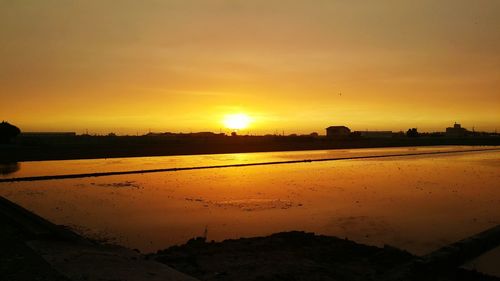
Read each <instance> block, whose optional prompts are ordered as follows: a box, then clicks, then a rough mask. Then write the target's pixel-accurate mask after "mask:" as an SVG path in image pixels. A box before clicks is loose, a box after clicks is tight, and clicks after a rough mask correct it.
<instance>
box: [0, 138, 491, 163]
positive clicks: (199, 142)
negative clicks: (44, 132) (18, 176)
mask: <svg viewBox="0 0 500 281" xmlns="http://www.w3.org/2000/svg"><path fill="white" fill-rule="evenodd" d="M446 145H464V146H497V145H500V137H465V138H445V137H420V138H407V137H394V138H380V139H376V138H373V139H369V138H359V139H345V140H334V139H328V138H326V137H301V136H296V137H294V136H236V137H229V136H212V137H210V136H209V137H200V136H196V137H193V136H189V135H188V136H183V137H161V136H160V137H158V136H153V137H151V136H137V137H136V136H123V137H117V136H74V137H59V138H36V137H21V138H18V139H16V140H15V141H14V142H13V143H12V144H8V145H5V144H4V145H0V159H1V161H2V162H23V161H45V160H73V159H99V158H122V157H147V156H171V155H199V154H223V153H248V152H274V151H299V150H324V149H352V148H378V147H405V146H446Z"/></svg>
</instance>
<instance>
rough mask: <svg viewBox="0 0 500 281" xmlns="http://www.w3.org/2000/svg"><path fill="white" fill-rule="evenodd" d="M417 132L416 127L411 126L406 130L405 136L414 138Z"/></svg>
mask: <svg viewBox="0 0 500 281" xmlns="http://www.w3.org/2000/svg"><path fill="white" fill-rule="evenodd" d="M418 135H419V134H418V132H417V128H411V129H408V131H407V132H406V136H407V137H409V138H416V137H418Z"/></svg>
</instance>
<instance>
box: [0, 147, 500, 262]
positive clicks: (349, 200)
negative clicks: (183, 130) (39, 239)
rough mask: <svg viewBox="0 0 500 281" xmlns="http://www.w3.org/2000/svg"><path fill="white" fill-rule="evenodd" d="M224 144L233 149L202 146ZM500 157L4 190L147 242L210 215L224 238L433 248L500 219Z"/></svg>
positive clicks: (52, 216)
mask: <svg viewBox="0 0 500 281" xmlns="http://www.w3.org/2000/svg"><path fill="white" fill-rule="evenodd" d="M351 151H352V150H351ZM314 153H318V152H314ZM318 154H319V153H318ZM239 155H241V156H239ZM271 155H274V156H273V157H277V156H276V155H279V154H271ZM285 155H286V154H285ZM300 155H301V156H302V155H304V152H300ZM219 156H220V157H222V158H223V159H224V160H223V161H231V160H227V159H228V157H232V156H227V155H217V156H202V157H205V158H208V159H210V157H215V158H217V157H219ZM233 156H234V158H232V159H236V160H237V161H242V160H245V159H249V158H251V157H254V158H258V157H262V155H252V156H247V155H246V154H237V155H233ZM238 157H242V158H239V159H237V158H238ZM260 159H263V158H260ZM123 161H125V162H127V161H129V160H128V159H125V160H123ZM141 161H142V160H141ZM499 161H500V151H490V152H474V153H457V154H447V155H439V156H410V157H398V158H385V159H384V160H383V161H378V160H375V159H370V160H364V159H358V160H343V161H334V162H315V163H299V164H291V165H273V166H253V167H244V168H224V169H215V170H193V171H181V172H167V173H154V174H134V175H124V176H111V177H101V178H82V179H70V180H52V181H41V182H23V183H3V184H0V195H1V196H5V197H7V198H9V199H11V200H13V201H14V202H17V203H19V204H21V205H22V206H25V207H27V208H28V209H30V210H33V211H35V212H36V213H38V214H40V215H42V216H44V217H46V218H48V219H49V220H51V221H53V222H55V223H57V224H64V225H71V226H72V227H73V228H74V229H76V230H77V231H79V232H80V233H83V234H85V235H88V236H91V237H97V238H102V237H108V238H113V239H115V241H116V242H118V243H121V244H123V245H126V246H129V247H132V248H138V249H141V250H142V251H145V252H148V251H155V250H158V249H159V248H165V247H167V246H169V245H173V244H179V243H183V242H186V241H187V240H188V239H190V238H192V237H195V236H200V235H202V234H203V231H204V229H205V226H206V227H207V228H208V238H209V239H214V240H223V239H226V238H238V237H241V236H256V235H266V234H270V233H274V232H279V231H286V230H306V231H314V232H317V233H321V234H328V235H336V236H339V237H347V238H349V239H352V240H355V241H358V242H361V243H367V244H375V245H383V244H390V245H394V246H397V247H401V248H404V249H407V250H409V251H411V252H413V253H417V254H423V253H426V252H429V251H432V250H434V249H436V248H438V247H440V246H442V245H445V244H448V243H451V242H454V241H456V240H459V239H462V238H464V237H467V236H470V235H472V234H475V233H477V232H480V231H482V230H484V229H486V228H489V227H492V226H494V225H496V224H499V223H500V190H499V185H498V182H500V171H499V169H498V165H496V164H491V163H499ZM198 164H199V163H198Z"/></svg>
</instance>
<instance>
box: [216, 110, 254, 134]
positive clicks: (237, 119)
mask: <svg viewBox="0 0 500 281" xmlns="http://www.w3.org/2000/svg"><path fill="white" fill-rule="evenodd" d="M250 122H251V119H250V117H249V116H248V115H246V114H244V113H238V114H228V115H226V116H224V120H223V123H224V126H226V128H228V129H231V130H242V129H245V128H247V127H248V125H249V124H250Z"/></svg>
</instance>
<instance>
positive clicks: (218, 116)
mask: <svg viewBox="0 0 500 281" xmlns="http://www.w3.org/2000/svg"><path fill="white" fill-rule="evenodd" d="M499 15H500V1H497V0H489V1H488V0H475V1H470V0H421V1H414V0H379V1H371V0H366V1H360V0H352V1H345V0H315V1H310V0H304V1H299V0H287V1H285V0H263V1H261V0H252V1H247V0H242V1H238V0H231V1H229V0H227V1H222V0H205V1H194V0H171V1H167V0H163V1H159V0H143V1H140V0H135V1H132V0H73V1H64V0H59V1H56V0H44V1H39V0H19V1H17V0H16V1H11V0H0V38H1V40H0V119H3V120H6V121H9V122H10V123H13V124H15V125H17V126H18V127H20V128H21V129H22V130H23V131H75V132H77V133H82V132H85V131H86V130H88V131H89V132H90V133H99V134H104V133H109V132H115V133H118V134H136V133H139V134H142V133H145V132H148V131H155V132H161V131H171V132H181V131H182V132H194V131H215V132H219V131H220V130H222V131H226V130H227V129H226V128H224V121H223V120H224V118H225V116H226V115H228V114H246V115H248V116H249V118H250V119H251V123H250V125H249V127H248V128H246V129H245V131H246V132H248V133H250V134H265V133H274V132H276V131H278V132H283V131H284V132H285V133H286V134H288V133H310V132H319V133H320V134H324V128H326V127H328V126H330V125H346V126H348V127H350V128H351V129H352V130H393V131H399V130H404V131H406V130H407V129H408V128H410V127H417V128H418V129H419V131H443V130H444V129H445V127H448V126H451V125H452V124H453V123H454V122H459V123H461V124H462V125H463V126H464V127H466V128H469V129H472V127H473V126H474V128H475V129H476V130H483V131H494V130H495V129H500V51H499V50H500V16H499Z"/></svg>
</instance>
